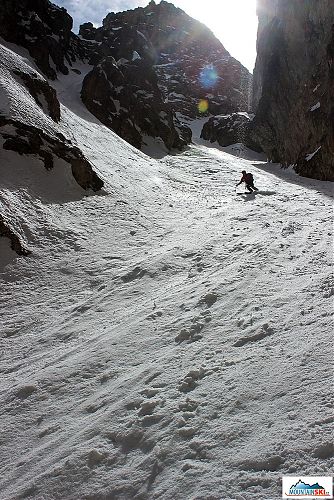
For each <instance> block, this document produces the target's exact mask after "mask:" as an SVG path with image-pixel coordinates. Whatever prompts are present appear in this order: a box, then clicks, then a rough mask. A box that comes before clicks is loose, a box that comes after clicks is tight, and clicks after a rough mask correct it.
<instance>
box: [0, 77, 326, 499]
mask: <svg viewBox="0 0 334 500" xmlns="http://www.w3.org/2000/svg"><path fill="white" fill-rule="evenodd" d="M81 69H83V68H81ZM78 78H79V75H78ZM57 85H58V87H57V90H58V96H59V98H60V100H61V101H62V102H63V103H64V104H63V106H62V109H61V112H62V120H61V123H60V125H59V127H60V130H61V131H62V132H63V133H64V134H65V135H66V137H69V138H71V139H72V141H73V143H74V144H75V143H76V144H77V145H78V146H79V147H80V148H81V149H82V151H83V152H84V153H85V155H86V156H87V158H88V159H89V161H90V162H91V163H92V164H93V165H94V168H95V170H96V172H97V173H98V175H99V176H100V177H101V178H102V179H103V180H104V182H105V190H104V191H103V192H102V193H100V194H94V195H92V196H85V194H84V191H83V190H81V188H79V187H78V186H77V185H74V183H72V181H70V179H68V182H67V183H66V189H65V190H64V189H62V190H61V188H60V186H59V187H57V189H55V190H54V189H53V186H54V185H56V186H58V184H57V183H56V181H57V179H58V180H59V177H57V179H54V180H53V178H52V176H53V175H54V176H59V175H61V174H60V170H57V173H55V172H53V171H51V172H47V171H45V170H44V169H43V167H42V165H41V164H40V162H36V161H34V160H33V158H32V157H26V158H24V161H23V160H22V158H21V157H17V155H16V154H15V153H13V152H9V151H4V150H0V156H1V163H0V175H1V179H3V182H2V185H1V186H0V197H1V198H0V199H1V200H6V203H7V204H9V205H10V206H11V208H12V210H13V212H15V211H16V208H17V213H19V214H20V216H21V219H24V223H23V226H24V230H25V233H26V235H27V238H28V239H29V248H30V249H31V250H32V255H31V256H29V257H27V258H22V257H17V256H16V254H14V253H13V252H12V251H11V250H10V249H9V245H8V244H7V240H6V239H5V238H1V239H0V251H1V254H0V255H1V256H0V279H1V281H0V283H1V284H0V286H1V316H0V318H1V320H0V321H1V352H2V359H1V424H2V433H1V451H0V454H1V461H0V471H1V475H0V477H1V479H0V484H1V486H0V490H1V494H0V497H1V500H9V499H11V500H12V499H18V498H30V499H43V500H44V499H47V500H48V499H68V500H77V499H87V500H93V499H94V500H95V499H96V500H99V499H108V500H109V499H117V500H118V499H120V500H127V499H141V500H142V499H163V500H172V499H173V500H174V499H180V500H181V499H182V500H183V499H187V500H188V499H189V500H190V499H191V500H195V499H196V500H199V499H207V500H208V499H210V500H218V499H224V500H227V499H238V500H241V499H243V500H249V499H250V500H252V499H254V500H255V499H256V500H258V499H266V500H268V499H277V498H280V496H281V492H280V491H281V490H280V489H281V476H282V474H292V475H302V474H307V475H317V474H318V475H328V474H330V473H331V471H332V470H333V465H334V464H333V444H332V439H331V437H332V434H331V424H332V422H333V417H332V412H331V403H332V401H331V398H332V396H331V386H332V381H333V378H332V375H333V373H332V368H333V365H332V354H333V352H332V337H331V335H332V328H333V323H332V316H331V314H332V306H333V295H334V283H333V277H332V254H331V251H332V241H333V236H332V231H333V228H332V220H333V219H332V191H331V185H330V183H324V182H319V181H318V182H317V181H310V180H309V179H302V178H299V177H297V176H295V175H294V174H292V173H291V172H290V171H282V170H278V169H277V167H275V166H272V165H268V164H266V163H265V162H260V161H258V162H255V164H254V160H253V163H252V161H250V160H245V159H240V158H236V157H234V156H232V155H230V154H228V153H226V152H224V151H219V150H217V149H213V148H207V147H205V146H204V145H192V146H191V147H189V148H188V149H187V150H186V151H185V152H184V153H182V154H178V155H175V156H167V157H165V158H164V159H161V160H160V161H158V160H154V159H151V158H149V157H148V156H146V155H145V154H144V153H141V152H140V151H137V150H135V149H134V148H132V147H131V146H129V145H128V144H127V143H125V142H124V141H123V140H122V139H120V138H118V137H117V136H116V135H115V134H113V133H112V132H111V131H110V130H108V129H107V128H105V127H104V126H101V125H100V124H99V123H98V122H97V121H96V119H95V118H94V117H92V115H90V114H89V113H88V112H87V111H86V110H85V109H84V108H83V107H82V106H81V104H80V101H79V98H78V96H77V89H78V85H79V80H78V81H76V76H75V75H72V76H71V77H70V78H66V77H61V80H60V82H59V83H58V84H57ZM18 160H19V161H18ZM8 166H10V167H11V169H8ZM23 168H25V169H26V174H25V175H26V178H25V181H26V182H30V188H29V189H28V188H25V187H24V182H23V181H22V178H21V181H20V183H18V184H17V187H15V186H14V184H13V183H14V179H15V175H14V174H15V172H16V174H17V176H18V175H20V172H21V173H22V169H23ZM13 169H14V173H13ZM15 169H17V170H15ZM243 169H246V170H252V172H253V174H254V177H255V180H256V184H257V186H258V187H259V188H260V192H259V193H258V194H254V195H244V194H237V193H236V191H235V188H234V186H235V184H236V182H237V181H238V180H239V178H240V172H241V170H243ZM36 170H38V178H37V177H34V174H32V175H31V176H30V173H32V172H35V171H36ZM27 172H28V174H27ZM63 175H64V176H65V177H64V178H66V173H64V174H63ZM8 179H10V182H9V180H8ZM55 183H56V184H55ZM238 189H239V190H240V191H241V192H242V191H243V190H242V188H241V186H240V188H238ZM2 202H3V201H2Z"/></svg>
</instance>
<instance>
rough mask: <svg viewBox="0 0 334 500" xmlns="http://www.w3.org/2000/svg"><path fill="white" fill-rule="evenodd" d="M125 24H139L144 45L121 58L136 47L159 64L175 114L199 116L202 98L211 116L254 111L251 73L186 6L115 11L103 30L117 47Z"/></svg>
mask: <svg viewBox="0 0 334 500" xmlns="http://www.w3.org/2000/svg"><path fill="white" fill-rule="evenodd" d="M124 26H132V27H135V29H136V31H137V32H139V33H140V37H141V39H142V44H141V46H140V45H138V48H136V46H134V45H133V46H130V47H129V46H128V47H127V50H128V52H129V53H128V54H126V55H125V54H124V49H122V55H121V54H119V55H118V56H116V57H115V58H116V59H117V57H126V58H128V57H130V56H132V53H133V52H131V51H133V50H136V51H137V52H138V53H139V54H140V56H141V57H143V58H145V59H148V60H150V61H151V62H153V63H154V68H155V71H156V72H157V75H158V84H159V88H160V90H161V92H162V94H163V97H164V99H165V100H167V101H168V103H169V104H170V105H171V107H172V109H173V110H174V111H175V112H178V113H181V114H184V115H186V116H190V117H196V116H198V115H199V110H198V104H199V101H200V100H201V99H206V100H207V102H208V106H209V108H208V112H209V113H210V114H218V113H231V112H233V111H242V110H247V109H248V107H249V106H248V104H249V102H248V101H249V96H250V87H251V75H250V73H249V72H248V71H247V69H246V68H244V67H243V66H242V65H241V64H240V63H239V62H238V61H236V60H235V59H234V58H233V57H231V56H230V54H229V53H228V52H227V50H226V49H225V48H224V47H223V45H222V44H221V42H220V41H219V40H218V39H217V38H216V37H215V36H214V35H213V33H212V32H211V31H210V30H209V29H208V28H207V27H206V26H204V25H203V24H201V23H200V22H198V21H196V20H195V19H192V18H191V17H190V16H188V15H187V14H186V13H185V12H183V11H182V10H181V9H178V8H176V7H175V6H174V5H173V4H171V3H168V2H165V1H162V2H161V3H160V4H159V5H156V4H155V2H154V1H153V2H152V1H151V2H150V3H149V5H148V6H147V7H145V8H137V9H134V10H130V11H126V12H120V13H116V14H114V13H111V14H108V16H107V17H106V18H105V19H104V21H103V27H102V28H101V31H99V30H98V34H99V36H100V37H101V36H107V37H110V36H111V37H112V38H113V41H112V44H113V45H116V44H119V42H118V41H117V38H118V36H119V35H118V30H119V28H120V27H124ZM102 34H103V35H102ZM96 39H98V38H96ZM119 45H120V46H122V47H123V46H124V44H123V43H121V44H119Z"/></svg>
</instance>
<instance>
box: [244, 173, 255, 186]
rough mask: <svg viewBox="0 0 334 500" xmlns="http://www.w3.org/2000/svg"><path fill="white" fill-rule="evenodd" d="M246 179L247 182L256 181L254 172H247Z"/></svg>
mask: <svg viewBox="0 0 334 500" xmlns="http://www.w3.org/2000/svg"><path fill="white" fill-rule="evenodd" d="M245 181H246V183H247V184H253V183H254V179H253V174H251V173H250V172H249V173H248V174H246V175H245Z"/></svg>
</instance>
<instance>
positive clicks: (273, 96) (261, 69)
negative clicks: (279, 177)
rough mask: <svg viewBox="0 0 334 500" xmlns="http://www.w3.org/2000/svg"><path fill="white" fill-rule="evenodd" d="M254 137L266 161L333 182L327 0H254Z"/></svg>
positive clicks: (333, 15) (333, 77)
mask: <svg viewBox="0 0 334 500" xmlns="http://www.w3.org/2000/svg"><path fill="white" fill-rule="evenodd" d="M258 16H259V31H258V41H257V50H258V55H257V61H256V66H255V72H254V110H255V113H256V116H255V119H254V121H253V125H254V138H255V140H256V141H258V142H259V143H260V145H261V146H262V148H263V150H264V151H265V153H266V154H267V156H268V158H269V160H271V161H273V162H279V163H281V164H282V165H294V167H295V170H296V171H297V172H298V173H300V174H301V175H303V176H307V177H314V178H318V179H322V180H332V181H333V180H334V127H333V123H334V121H333V119H334V63H333V57H334V9H333V1H332V0H317V2H314V1H313V0H304V1H303V2H300V1H298V0H292V1H291V0H258Z"/></svg>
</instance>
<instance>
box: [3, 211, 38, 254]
mask: <svg viewBox="0 0 334 500" xmlns="http://www.w3.org/2000/svg"><path fill="white" fill-rule="evenodd" d="M1 236H3V237H5V238H8V239H9V241H10V247H11V249H12V250H14V252H16V253H17V255H23V256H25V257H26V256H27V255H30V254H31V251H30V250H28V249H27V248H26V247H25V246H24V244H23V242H22V241H21V238H20V235H19V234H17V233H16V232H15V230H14V229H13V228H12V227H11V226H10V224H9V222H8V221H6V220H5V218H4V217H3V216H2V215H1V214H0V237H1Z"/></svg>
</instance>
